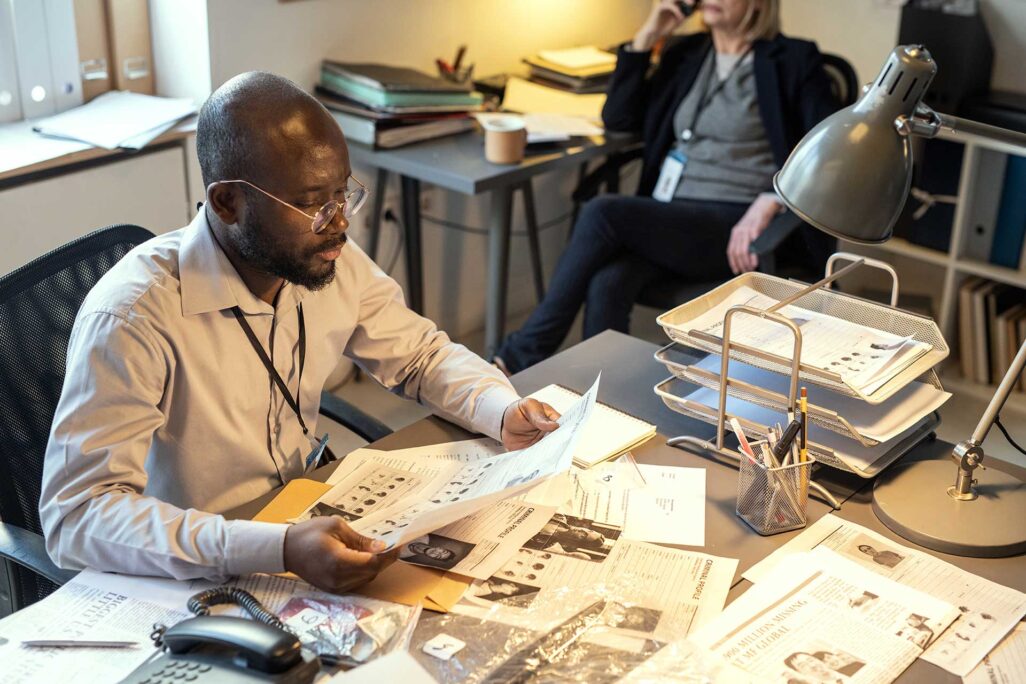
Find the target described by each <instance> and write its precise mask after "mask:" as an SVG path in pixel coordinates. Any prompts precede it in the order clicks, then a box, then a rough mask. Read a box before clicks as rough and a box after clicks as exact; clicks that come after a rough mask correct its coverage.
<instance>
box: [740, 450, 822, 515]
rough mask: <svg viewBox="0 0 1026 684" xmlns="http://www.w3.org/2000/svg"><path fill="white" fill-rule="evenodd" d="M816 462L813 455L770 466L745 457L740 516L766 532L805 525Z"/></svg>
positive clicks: (742, 461)
mask: <svg viewBox="0 0 1026 684" xmlns="http://www.w3.org/2000/svg"><path fill="white" fill-rule="evenodd" d="M756 453H759V452H758V451H756ZM813 463H815V459H814V458H812V457H809V459H808V460H807V461H805V462H804V463H794V464H792V465H787V466H781V467H779V468H768V467H766V465H765V463H763V462H759V461H754V462H753V461H752V460H751V459H749V458H746V457H742V458H741V470H740V472H739V473H738V478H737V515H738V517H739V518H741V519H742V520H744V521H745V522H746V523H748V526H749V527H751V528H752V529H753V530H755V531H756V532H758V533H759V534H762V535H771V534H777V533H780V532H787V531H789V530H797V529H800V528H802V527H805V523H806V517H805V505H806V503H807V502H808V500H809V477H810V476H811V474H812V464H813Z"/></svg>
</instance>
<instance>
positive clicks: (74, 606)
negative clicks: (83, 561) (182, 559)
mask: <svg viewBox="0 0 1026 684" xmlns="http://www.w3.org/2000/svg"><path fill="white" fill-rule="evenodd" d="M208 586H210V584H209V583H189V582H178V581H175V580H166V579H153V578H144V577H128V576H123V575H112V574H106V573H100V572H95V571H92V570H85V571H83V572H81V573H79V574H78V575H77V576H75V578H74V579H72V580H71V581H70V582H68V583H67V584H65V585H64V586H63V587H61V588H60V589H58V590H57V591H55V592H54V593H53V594H51V595H50V596H48V597H47V598H45V599H43V600H42V601H39V602H38V603H34V604H32V605H31V606H28V607H27V608H23V609H22V610H20V611H18V612H16V613H14V614H13V615H10V616H9V617H6V618H4V619H3V620H0V681H2V682H5V683H6V684H15V683H17V682H33V683H34V682H60V681H67V682H71V681H74V682H83V683H90V682H116V681H120V680H121V679H122V678H124V677H126V676H128V674H129V673H131V672H132V670H134V669H135V668H136V667H138V666H139V665H141V664H142V663H143V661H145V660H146V659H147V658H149V657H150V656H151V655H153V653H154V646H153V642H151V641H150V632H152V631H153V624H154V623H157V622H159V623H162V624H164V625H167V626H171V625H173V624H175V623H177V622H179V621H180V620H182V619H184V618H187V617H190V614H189V613H188V611H187V610H186V608H185V602H186V600H187V599H188V598H189V596H191V595H192V594H194V593H195V592H197V591H200V590H201V589H205V588H207V587H208ZM36 639H71V640H90V641H134V642H137V643H138V645H137V646H135V647H131V648H28V647H25V646H22V645H21V642H22V641H27V640H36Z"/></svg>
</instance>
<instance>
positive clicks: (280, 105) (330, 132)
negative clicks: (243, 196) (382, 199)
mask: <svg viewBox="0 0 1026 684" xmlns="http://www.w3.org/2000/svg"><path fill="white" fill-rule="evenodd" d="M196 152H197V156H198V157H199V164H200V169H201V171H202V173H203V184H204V185H210V184H211V183H214V182H216V181H223V180H235V179H245V180H249V181H251V182H254V183H257V184H268V185H270V186H272V187H274V186H275V185H276V184H277V182H278V181H279V180H281V178H282V177H285V178H288V177H292V178H295V175H296V172H297V171H298V169H297V168H296V165H302V164H304V163H305V164H307V165H309V163H310V162H311V161H314V162H316V161H317V159H318V158H322V159H323V158H325V157H327V156H333V157H338V156H340V153H341V155H344V156H345V157H346V160H345V163H346V164H347V165H348V154H347V151H346V149H345V139H344V137H343V136H342V131H341V130H340V129H339V127H338V125H337V124H336V123H335V120H334V119H333V118H332V116H331V115H330V114H329V113H328V111H327V110H326V109H325V108H324V107H323V106H322V105H321V104H320V103H319V102H318V101H317V100H315V99H314V98H313V97H311V96H310V95H309V94H308V93H306V92H304V91H303V90H302V89H301V88H299V86H297V85H296V84H295V83H293V82H292V81H290V80H288V79H287V78H282V77H281V76H276V75H275V74H270V73H267V72H264V71H250V72H247V73H244V74H240V75H238V76H236V77H235V78H233V79H231V80H229V81H228V82H227V83H225V84H224V85H222V86H221V87H220V88H218V89H217V90H216V91H214V93H213V94H212V95H211V96H210V97H209V98H208V99H207V101H206V102H205V103H204V104H203V107H202V109H200V114H199V122H198V124H197V127H196ZM311 157H312V159H311Z"/></svg>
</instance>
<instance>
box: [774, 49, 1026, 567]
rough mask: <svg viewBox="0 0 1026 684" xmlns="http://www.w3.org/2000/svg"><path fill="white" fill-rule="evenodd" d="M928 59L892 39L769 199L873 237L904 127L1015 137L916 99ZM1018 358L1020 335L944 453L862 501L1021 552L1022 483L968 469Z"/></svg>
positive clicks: (903, 146) (903, 161)
mask: <svg viewBox="0 0 1026 684" xmlns="http://www.w3.org/2000/svg"><path fill="white" fill-rule="evenodd" d="M936 73H937V65H936V63H935V62H934V61H933V59H932V58H931V57H930V53H929V52H928V51H927V50H926V49H925V48H924V47H923V46H922V45H900V46H898V47H897V48H895V49H894V51H893V52H891V54H890V57H889V58H888V59H887V63H886V64H884V67H883V69H882V70H881V71H880V75H879V76H878V77H877V78H876V80H875V81H874V82H873V83H871V84H868V85H867V86H865V88H863V94H862V97H861V98H860V99H859V101H858V102H856V103H855V104H854V105H852V106H850V107H847V108H845V109H842V110H841V111H839V112H837V113H836V114H834V115H832V116H830V117H828V118H827V119H824V120H823V121H822V122H821V123H820V124H819V125H818V126H816V127H815V128H813V129H812V130H811V131H810V132H809V133H808V135H806V136H805V138H803V139H802V141H801V142H800V143H798V146H797V147H796V148H795V149H794V151H793V152H792V153H791V156H790V157H788V159H787V162H785V164H784V166H783V168H782V169H781V170H780V171H779V172H778V173H777V174H776V176H774V178H773V186H774V188H775V189H776V191H777V194H778V195H779V196H780V199H781V200H782V201H783V202H784V203H785V204H786V205H787V206H788V207H789V208H790V209H791V211H793V212H794V213H795V214H797V215H798V216H800V217H801V218H803V219H804V220H805V221H807V222H808V223H810V224H812V225H813V226H815V227H817V228H819V229H820V230H823V231H825V232H827V233H829V234H830V235H833V236H835V237H838V238H841V239H844V240H851V241H853V242H862V243H880V242H884V241H886V240H888V239H889V238H890V237H891V231H892V228H893V227H894V223H895V221H896V220H897V219H898V215H899V214H900V212H901V209H902V206H903V205H904V204H905V198H906V196H907V195H908V192H909V187H910V185H911V182H912V140H911V138H912V136H920V137H924V138H932V137H934V136H936V135H937V134H938V133H939V132H940V131H941V130H946V131H949V132H951V133H953V134H954V137H956V138H957V139H961V140H967V139H971V138H973V137H974V136H975V137H978V138H979V137H982V138H987V139H991V140H998V141H1002V142H1006V143H1011V144H1017V145H1026V135H1024V134H1021V133H1016V132H1013V131H1008V130H1005V129H1002V128H997V127H995V126H988V125H986V124H981V123H977V122H973V121H967V120H965V119H961V118H958V117H954V116H949V115H947V114H940V113H938V112H935V111H934V110H933V109H931V108H930V107H928V106H927V105H925V104H923V102H922V99H923V95H924V94H925V93H926V89H927V88H928V87H929V85H930V82H931V81H932V80H933V77H934V75H935V74H936ZM1024 365H1026V344H1023V346H1022V348H1021V349H1019V353H1018V354H1016V356H1015V360H1014V361H1013V362H1012V365H1011V367H1010V368H1009V369H1008V372H1007V373H1006V374H1005V377H1004V378H1003V379H1002V380H1001V383H1000V385H998V388H997V391H996V392H995V393H994V396H993V398H992V399H991V401H990V404H989V405H988V406H987V409H986V410H985V411H984V413H983V417H982V418H981V419H980V422H979V424H978V425H977V426H976V430H974V431H973V434H972V437H970V438H969V439H968V440H965V441H962V442H959V443H958V445H957V446H956V447H955V449H954V451H953V453H952V455H951V457H952V459H953V460H954V461H955V462H956V464H957V465H956V466H955V467H954V468H952V465H951V464H950V463H947V462H946V461H943V460H928V461H915V462H911V463H906V464H902V465H899V466H896V467H894V468H891V469H889V470H888V471H885V473H883V474H881V475H880V476H879V477H878V478H877V482H876V484H875V486H874V491H873V510H874V511H875V512H876V515H877V517H878V518H879V519H880V520H881V521H882V522H883V523H884V524H885V525H886V526H887V527H889V528H890V529H891V530H892V531H894V532H895V533H896V534H898V535H900V536H902V537H904V538H905V539H909V540H911V541H913V542H916V543H917V544H920V545H922V546H925V547H926V548H929V549H934V550H936V551H942V552H944V553H951V554H956V555H959V556H972V557H980V558H985V557H990V558H996V557H1002V556H1012V555H1017V554H1020V553H1023V552H1026V485H1024V483H1023V482H1022V481H1020V480H1019V479H1017V478H1014V477H1011V476H1009V475H1007V474H1005V473H1001V472H997V471H995V470H994V469H990V470H988V471H987V472H986V473H985V474H984V475H981V480H982V481H977V480H976V479H975V478H974V477H973V475H974V472H975V470H976V469H977V468H978V467H980V466H981V464H982V462H983V458H984V452H983V441H984V439H986V437H987V433H988V432H989V431H990V428H991V426H992V425H993V424H994V423H995V422H996V420H997V417H998V413H999V412H1000V411H1001V408H1002V407H1003V406H1004V404H1005V400H1006V399H1007V398H1008V395H1009V393H1010V392H1011V391H1012V385H1013V384H1015V382H1016V380H1017V378H1018V377H1019V375H1020V374H1021V373H1022V371H1023V366H1024Z"/></svg>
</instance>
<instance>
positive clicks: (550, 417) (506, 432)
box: [502, 399, 559, 451]
mask: <svg viewBox="0 0 1026 684" xmlns="http://www.w3.org/2000/svg"><path fill="white" fill-rule="evenodd" d="M557 420H559V411H557V410H556V409H554V408H552V407H551V406H549V405H548V404H545V403H542V402H540V401H538V400H537V399H521V400H519V401H514V402H513V403H512V404H510V405H509V406H507V407H506V412H505V413H504V414H503V416H502V443H503V445H504V446H505V447H506V448H507V449H509V450H510V451H515V450H517V449H523V448H524V447H529V446H531V445H532V444H534V443H535V442H537V441H538V440H539V439H541V438H542V437H544V436H545V434H546V433H549V432H552V431H553V430H555V429H556V428H558V427H559V423H557V422H556V421H557Z"/></svg>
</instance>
